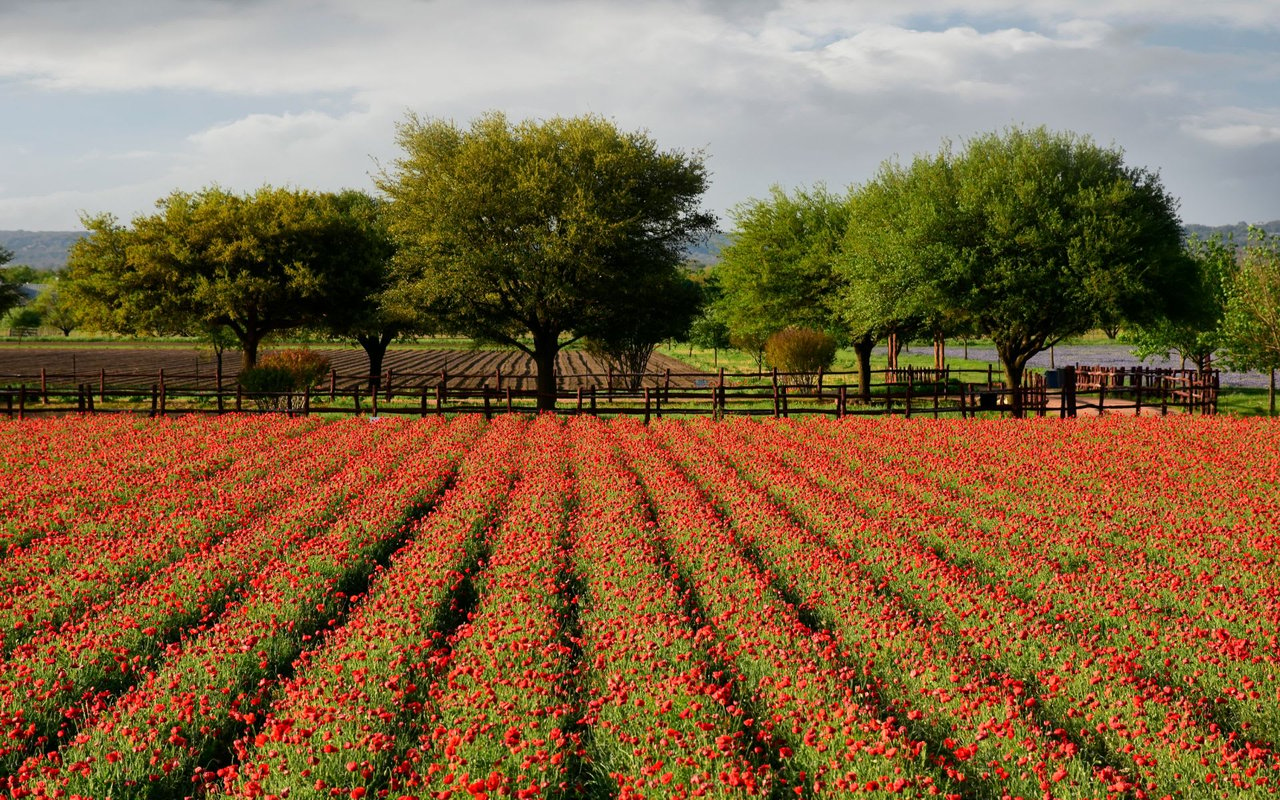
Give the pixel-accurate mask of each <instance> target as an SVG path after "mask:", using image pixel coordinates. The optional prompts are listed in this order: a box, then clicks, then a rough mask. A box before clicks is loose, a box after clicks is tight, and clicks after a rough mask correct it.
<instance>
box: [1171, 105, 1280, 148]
mask: <svg viewBox="0 0 1280 800" xmlns="http://www.w3.org/2000/svg"><path fill="white" fill-rule="evenodd" d="M1182 129H1183V130H1185V131H1186V132H1187V133H1189V134H1191V135H1192V136H1194V137H1196V138H1197V139H1200V140H1202V141H1205V142H1208V143H1210V144H1215V145H1223V146H1225V147H1232V148H1242V147H1253V146H1257V145H1265V144H1274V143H1277V142H1280V109H1270V110H1255V109H1247V108H1220V109H1215V110H1213V111H1211V112H1210V113H1207V114H1201V115H1196V116H1190V117H1187V118H1186V119H1185V120H1184V121H1183V124H1182Z"/></svg>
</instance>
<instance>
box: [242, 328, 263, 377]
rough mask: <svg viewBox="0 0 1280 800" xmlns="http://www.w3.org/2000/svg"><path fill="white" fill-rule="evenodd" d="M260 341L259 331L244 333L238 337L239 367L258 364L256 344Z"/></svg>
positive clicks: (250, 366)
mask: <svg viewBox="0 0 1280 800" xmlns="http://www.w3.org/2000/svg"><path fill="white" fill-rule="evenodd" d="M261 341H262V334H261V333H246V334H245V335H244V336H242V337H240V350H241V356H240V369H241V371H244V370H246V369H253V368H254V367H255V366H257V364H258V344H259V343H260V342H261Z"/></svg>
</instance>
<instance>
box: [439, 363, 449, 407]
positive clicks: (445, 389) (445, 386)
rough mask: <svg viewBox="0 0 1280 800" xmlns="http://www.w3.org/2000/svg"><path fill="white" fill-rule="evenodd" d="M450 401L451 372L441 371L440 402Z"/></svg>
mask: <svg viewBox="0 0 1280 800" xmlns="http://www.w3.org/2000/svg"><path fill="white" fill-rule="evenodd" d="M448 399H449V370H447V369H442V370H440V402H442V403H443V402H445V401H447V400H448Z"/></svg>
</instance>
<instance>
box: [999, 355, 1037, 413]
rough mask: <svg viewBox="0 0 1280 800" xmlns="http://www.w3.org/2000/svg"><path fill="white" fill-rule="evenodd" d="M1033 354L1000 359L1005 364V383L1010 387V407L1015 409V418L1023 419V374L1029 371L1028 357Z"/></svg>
mask: <svg viewBox="0 0 1280 800" xmlns="http://www.w3.org/2000/svg"><path fill="white" fill-rule="evenodd" d="M1030 357H1031V356H1029V355H1028V356H1023V355H1018V356H1013V357H1008V358H1007V357H1005V356H1003V355H1002V356H1001V357H1000V361H1001V363H1003V364H1004V380H1005V385H1006V386H1007V387H1008V388H1009V407H1010V408H1011V409H1012V411H1013V416H1014V419H1022V412H1023V409H1022V392H1021V391H1019V389H1021V388H1022V376H1023V374H1024V373H1025V372H1026V371H1027V359H1029V358H1030Z"/></svg>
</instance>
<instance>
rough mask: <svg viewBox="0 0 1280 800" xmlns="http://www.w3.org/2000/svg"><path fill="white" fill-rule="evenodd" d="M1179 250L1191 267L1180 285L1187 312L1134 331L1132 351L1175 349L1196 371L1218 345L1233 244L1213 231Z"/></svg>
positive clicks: (1205, 365) (1143, 353) (1158, 352)
mask: <svg viewBox="0 0 1280 800" xmlns="http://www.w3.org/2000/svg"><path fill="white" fill-rule="evenodd" d="M1184 251H1185V254H1186V256H1187V258H1189V259H1190V261H1191V264H1192V265H1193V274H1192V275H1191V280H1190V281H1189V282H1188V283H1187V284H1185V285H1183V286H1182V287H1181V288H1182V291H1183V292H1184V293H1185V295H1186V298H1187V306H1188V313H1187V314H1186V316H1185V317H1184V318H1182V319H1169V318H1167V317H1161V318H1159V319H1156V320H1154V321H1152V322H1150V323H1148V324H1146V325H1142V326H1140V327H1138V328H1137V329H1135V331H1134V343H1133V353H1134V355H1135V356H1137V357H1138V358H1144V359H1145V358H1150V357H1151V356H1157V355H1158V356H1161V357H1163V358H1168V357H1169V354H1170V353H1177V354H1178V355H1179V357H1180V358H1181V360H1182V363H1183V366H1185V365H1186V362H1187V361H1190V362H1191V363H1192V364H1194V365H1195V368H1196V369H1197V370H1199V371H1204V370H1206V369H1208V368H1209V364H1210V362H1211V360H1212V358H1213V354H1214V353H1215V352H1216V351H1217V350H1218V349H1219V348H1220V347H1222V344H1223V330H1222V325H1223V318H1224V316H1225V315H1226V311H1227V297H1228V293H1229V291H1230V288H1231V284H1232V281H1233V277H1234V275H1235V272H1236V247H1235V245H1234V244H1233V243H1232V242H1230V241H1223V239H1222V237H1221V236H1218V235H1215V236H1212V237H1210V238H1208V239H1201V238H1199V237H1197V236H1192V237H1190V238H1189V239H1187V242H1186V245H1185V248H1184Z"/></svg>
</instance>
